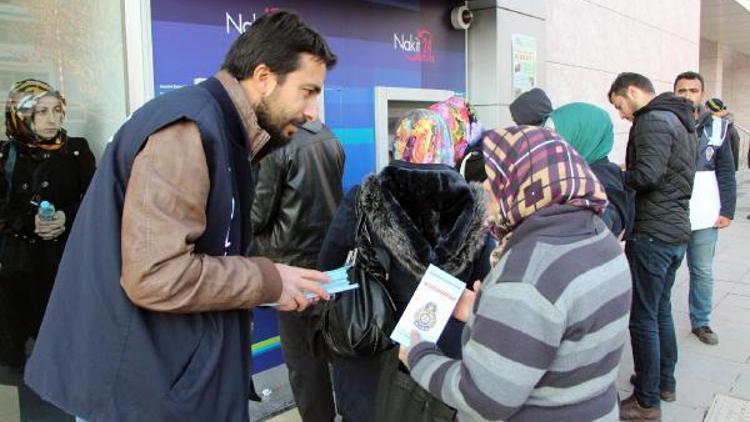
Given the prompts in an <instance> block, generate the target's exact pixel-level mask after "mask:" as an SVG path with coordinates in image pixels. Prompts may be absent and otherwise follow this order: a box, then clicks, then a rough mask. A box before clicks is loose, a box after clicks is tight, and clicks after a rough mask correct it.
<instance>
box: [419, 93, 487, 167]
mask: <svg viewBox="0 0 750 422" xmlns="http://www.w3.org/2000/svg"><path fill="white" fill-rule="evenodd" d="M428 110H430V111H434V112H435V113H437V114H439V115H440V116H441V117H442V118H443V120H445V124H446V125H447V126H448V130H449V131H450V134H451V142H453V159H454V161H455V162H456V163H460V162H461V160H462V159H463V158H464V155H466V150H467V149H468V148H469V147H470V146H472V145H474V144H476V143H477V142H479V141H480V140H481V139H482V125H481V124H480V123H479V122H478V121H477V118H476V115H475V113H474V112H473V110H472V109H471V107H470V106H469V103H468V101H466V99H465V98H462V97H455V96H454V97H450V98H448V99H447V100H445V101H441V102H439V103H435V104H433V105H431V106H430V107H429V108H428Z"/></svg>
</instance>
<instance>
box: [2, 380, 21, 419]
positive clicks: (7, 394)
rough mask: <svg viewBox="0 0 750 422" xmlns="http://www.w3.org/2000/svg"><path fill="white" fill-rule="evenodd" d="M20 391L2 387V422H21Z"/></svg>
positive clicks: (5, 386) (14, 388)
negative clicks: (19, 408)
mask: <svg viewBox="0 0 750 422" xmlns="http://www.w3.org/2000/svg"><path fill="white" fill-rule="evenodd" d="M20 420H21V418H20V415H19V410H18V390H17V389H16V387H11V386H7V385H0V422H19V421H20Z"/></svg>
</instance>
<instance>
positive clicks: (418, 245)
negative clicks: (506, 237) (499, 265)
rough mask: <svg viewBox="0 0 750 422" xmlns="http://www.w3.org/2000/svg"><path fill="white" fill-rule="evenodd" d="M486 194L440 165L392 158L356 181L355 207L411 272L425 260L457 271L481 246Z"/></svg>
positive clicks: (467, 264) (420, 269)
mask: <svg viewBox="0 0 750 422" xmlns="http://www.w3.org/2000/svg"><path fill="white" fill-rule="evenodd" d="M486 202H487V198H486V195H485V192H484V189H482V187H481V185H479V184H477V183H471V184H469V183H467V182H466V181H465V180H464V178H463V177H462V176H461V174H459V173H458V172H457V171H456V170H455V169H453V168H452V167H450V166H446V165H441V164H419V165H417V164H410V163H405V162H400V161H396V162H393V163H391V164H390V165H389V166H387V167H386V168H385V169H383V171H382V172H380V174H378V175H375V176H369V177H367V178H366V179H365V181H364V182H363V183H362V186H361V190H360V195H359V204H358V205H359V209H360V210H362V211H363V212H364V213H365V215H366V217H367V222H368V227H369V228H370V230H371V232H372V233H373V234H375V235H376V236H377V237H378V238H379V239H380V240H381V241H382V243H383V245H384V246H385V248H386V249H387V250H388V252H389V254H390V255H391V256H392V257H393V258H394V259H395V260H396V261H398V262H399V263H400V264H401V265H402V266H403V267H404V268H405V269H407V270H408V271H410V272H411V273H412V274H413V275H414V276H416V277H421V276H422V274H424V272H425V271H426V270H427V266H428V265H429V264H434V265H436V266H439V267H440V268H442V269H443V270H445V271H447V272H449V273H451V274H454V275H457V274H461V273H462V272H463V271H464V270H466V269H467V268H469V267H470V266H471V265H472V263H473V262H474V260H475V259H476V257H477V254H478V253H479V251H480V250H481V249H482V248H483V246H484V243H485V241H486V239H487V233H486V231H485V230H484V228H483V222H484V216H485V211H486Z"/></svg>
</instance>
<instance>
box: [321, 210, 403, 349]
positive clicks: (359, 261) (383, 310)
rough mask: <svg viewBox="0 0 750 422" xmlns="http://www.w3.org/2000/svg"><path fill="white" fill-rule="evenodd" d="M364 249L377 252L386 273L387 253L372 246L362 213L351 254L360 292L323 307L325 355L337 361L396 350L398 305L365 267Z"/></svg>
mask: <svg viewBox="0 0 750 422" xmlns="http://www.w3.org/2000/svg"><path fill="white" fill-rule="evenodd" d="M363 248H369V249H368V250H369V251H375V252H376V253H375V259H376V260H377V261H378V262H379V263H380V265H381V266H382V267H383V268H384V269H385V271H386V274H387V271H388V267H389V265H388V264H387V263H385V265H384V263H383V261H389V260H388V259H387V253H386V252H385V250H383V249H382V248H378V247H375V246H374V245H373V244H372V239H371V238H370V235H369V232H368V229H367V224H366V222H365V215H364V213H361V215H360V218H359V223H358V224H357V234H356V236H355V249H354V250H352V251H351V252H349V259H347V261H348V263H349V264H350V265H351V267H350V268H349V272H348V276H349V277H348V278H349V282H350V283H357V284H359V288H356V289H353V290H349V291H346V292H342V293H338V294H336V295H335V296H334V297H333V298H332V299H331V300H330V301H328V302H326V303H325V304H324V308H323V311H322V315H321V320H320V335H321V337H322V340H323V344H324V347H325V350H326V353H327V354H329V355H333V356H336V357H343V358H353V357H360V356H372V355H375V354H377V353H379V352H382V351H384V350H386V349H389V348H391V347H392V346H393V343H392V341H391V339H390V337H389V336H390V334H391V332H392V331H393V329H394V328H395V326H396V322H397V321H396V320H395V312H396V305H395V303H394V302H393V298H391V296H390V294H389V293H388V290H387V289H386V288H385V286H384V285H383V281H382V280H381V279H380V278H382V275H381V276H380V277H379V276H378V275H377V274H374V272H373V271H370V270H368V269H367V268H366V267H367V265H366V263H367V259H366V257H365V255H366V254H365V253H363V252H364V249H363Z"/></svg>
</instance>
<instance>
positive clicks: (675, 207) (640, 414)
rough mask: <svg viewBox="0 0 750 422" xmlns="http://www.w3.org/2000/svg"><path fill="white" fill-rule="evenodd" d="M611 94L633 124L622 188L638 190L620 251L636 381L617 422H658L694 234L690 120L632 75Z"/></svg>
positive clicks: (669, 388) (669, 382) (667, 395)
mask: <svg viewBox="0 0 750 422" xmlns="http://www.w3.org/2000/svg"><path fill="white" fill-rule="evenodd" d="M608 97H609V101H610V102H611V103H612V104H613V105H614V106H615V108H616V109H617V110H618V112H619V113H620V117H622V118H623V119H626V120H629V121H631V122H633V125H632V126H631V128H630V135H629V138H628V146H627V152H626V170H625V183H626V184H627V185H628V186H630V187H631V188H633V189H634V190H635V191H636V199H635V208H636V214H635V225H634V229H633V233H632V234H631V235H630V237H629V238H628V240H627V244H626V246H625V253H626V255H627V256H628V261H629V263H630V270H631V273H632V275H633V305H632V308H631V314H630V336H631V342H632V348H633V361H634V363H635V373H636V376H635V379H634V380H633V381H634V383H635V390H634V392H633V396H631V397H630V398H628V399H626V400H624V401H623V402H622V403H621V405H620V418H621V419H623V420H634V419H637V420H640V419H645V420H650V419H658V418H660V417H661V409H660V407H661V403H660V401H659V399H660V397H661V398H662V399H664V400H667V401H672V400H674V392H675V387H676V381H675V379H674V369H675V364H676V363H677V341H676V339H675V333H674V323H673V321H672V309H671V303H670V296H671V290H672V285H673V284H674V279H675V272H676V271H677V268H679V267H680V264H681V263H682V259H683V257H684V255H685V250H686V249H687V244H688V241H689V240H690V234H691V230H690V216H689V213H688V204H689V202H690V194H691V192H692V187H693V177H694V175H695V158H696V149H697V140H696V138H695V120H694V119H693V113H692V111H693V109H692V106H691V104H690V103H689V102H688V101H686V100H685V99H683V98H679V97H676V96H675V95H674V94H672V93H671V92H669V93H663V94H661V95H658V96H657V95H656V94H655V93H654V87H653V85H652V84H651V81H649V80H648V78H646V77H644V76H642V75H639V74H637V73H621V74H620V75H619V76H618V77H617V79H615V81H614V82H613V83H612V87H611V88H610V90H609V94H608Z"/></svg>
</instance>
